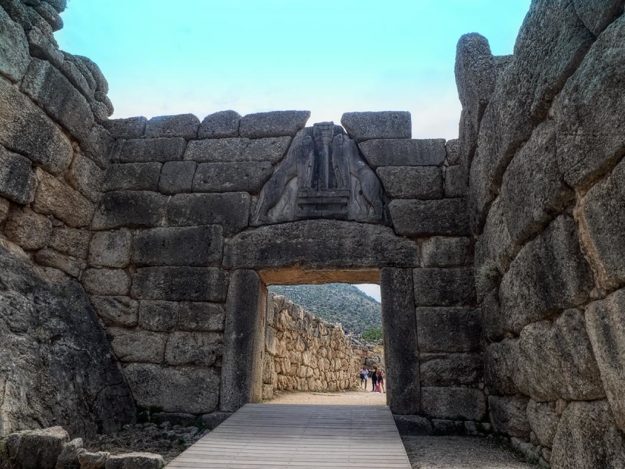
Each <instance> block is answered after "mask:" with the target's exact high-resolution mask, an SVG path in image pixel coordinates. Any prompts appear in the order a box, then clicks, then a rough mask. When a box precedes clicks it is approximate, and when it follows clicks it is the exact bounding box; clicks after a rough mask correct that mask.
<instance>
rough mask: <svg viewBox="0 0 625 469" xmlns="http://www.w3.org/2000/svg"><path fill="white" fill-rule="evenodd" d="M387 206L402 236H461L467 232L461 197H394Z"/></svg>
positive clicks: (463, 203)
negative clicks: (424, 198)
mask: <svg viewBox="0 0 625 469" xmlns="http://www.w3.org/2000/svg"><path fill="white" fill-rule="evenodd" d="M388 209H389V211H390V214H391V220H392V221H393V226H394V227H395V231H396V233H397V234H399V235H404V236H431V235H443V236H445V235H446V236H464V235H467V234H468V233H469V224H468V216H467V208H466V203H465V201H464V200H463V199H441V200H411V199H403V200H393V201H392V202H391V203H390V204H389V205H388Z"/></svg>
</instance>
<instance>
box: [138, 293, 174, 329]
mask: <svg viewBox="0 0 625 469" xmlns="http://www.w3.org/2000/svg"><path fill="white" fill-rule="evenodd" d="M178 310H179V303H176V302H174V301H149V300H141V301H140V302H139V326H140V327H141V328H142V329H147V330H148V331H156V332H166V331H171V330H172V329H174V328H175V327H176V325H177V324H178Z"/></svg>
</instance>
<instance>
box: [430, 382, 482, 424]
mask: <svg viewBox="0 0 625 469" xmlns="http://www.w3.org/2000/svg"><path fill="white" fill-rule="evenodd" d="M421 408H422V410H423V413H424V414H425V415H427V416H428V417H434V418H443V419H466V420H482V419H483V418H484V415H485V414H486V400H485V399H484V394H483V393H482V391H480V390H479V389H473V388H460V387H422V388H421Z"/></svg>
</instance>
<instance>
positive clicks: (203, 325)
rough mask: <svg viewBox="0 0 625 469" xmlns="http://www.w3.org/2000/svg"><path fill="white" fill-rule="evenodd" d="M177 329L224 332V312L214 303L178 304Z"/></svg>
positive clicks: (220, 306) (221, 307)
mask: <svg viewBox="0 0 625 469" xmlns="http://www.w3.org/2000/svg"><path fill="white" fill-rule="evenodd" d="M179 306H180V307H179V310H178V329H180V330H183V331H204V332H210V331H212V332H220V331H223V330H224V318H225V312H224V308H223V306H222V305H219V304H214V303H188V302H185V303H179Z"/></svg>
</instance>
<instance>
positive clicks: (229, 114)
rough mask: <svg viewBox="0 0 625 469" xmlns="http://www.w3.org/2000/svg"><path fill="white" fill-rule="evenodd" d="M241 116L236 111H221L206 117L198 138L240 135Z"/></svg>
mask: <svg viewBox="0 0 625 469" xmlns="http://www.w3.org/2000/svg"><path fill="white" fill-rule="evenodd" d="M240 120H241V116H240V115H239V113H237V112H235V111H220V112H215V113H213V114H209V115H208V116H206V117H205V118H204V120H203V121H202V123H201V124H200V128H199V129H198V133H197V136H198V138H224V137H237V136H238V135H239V121H240Z"/></svg>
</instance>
